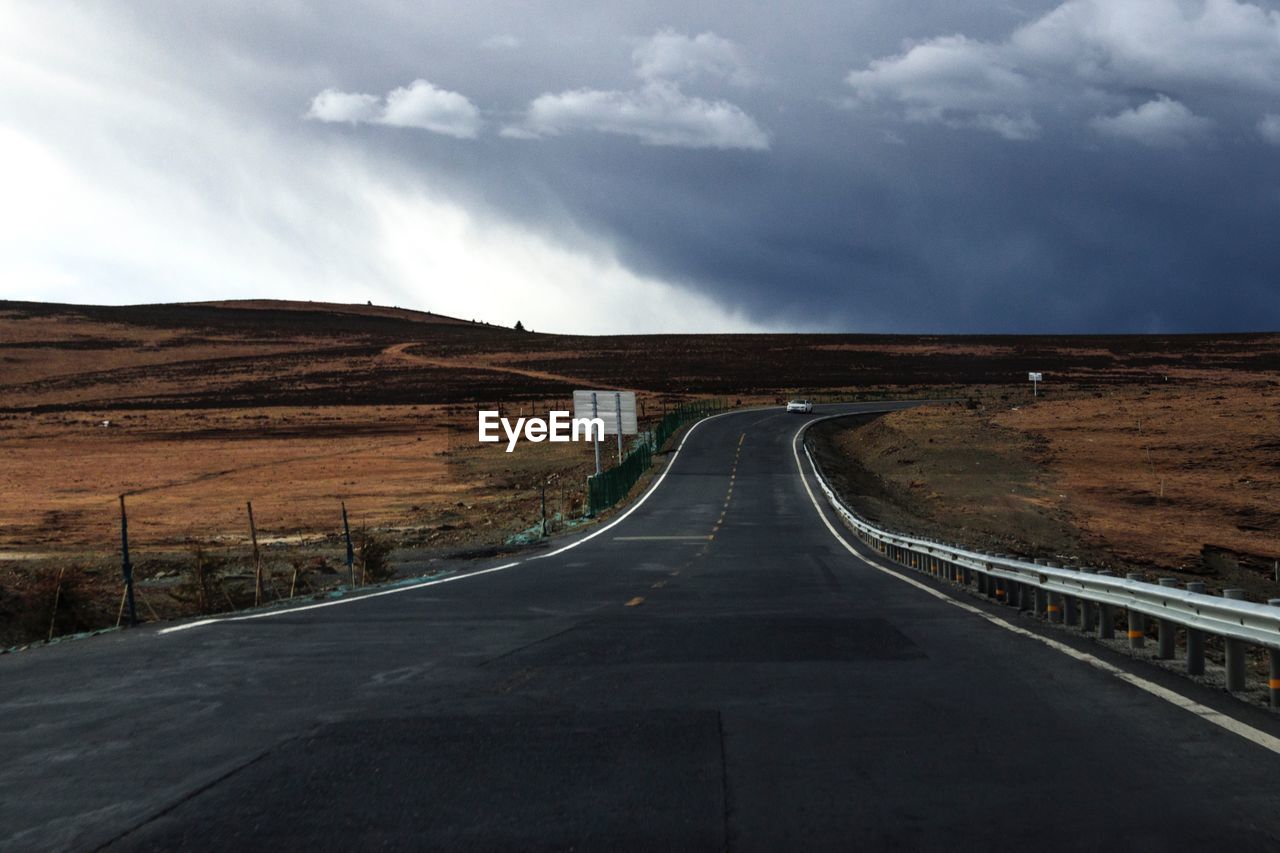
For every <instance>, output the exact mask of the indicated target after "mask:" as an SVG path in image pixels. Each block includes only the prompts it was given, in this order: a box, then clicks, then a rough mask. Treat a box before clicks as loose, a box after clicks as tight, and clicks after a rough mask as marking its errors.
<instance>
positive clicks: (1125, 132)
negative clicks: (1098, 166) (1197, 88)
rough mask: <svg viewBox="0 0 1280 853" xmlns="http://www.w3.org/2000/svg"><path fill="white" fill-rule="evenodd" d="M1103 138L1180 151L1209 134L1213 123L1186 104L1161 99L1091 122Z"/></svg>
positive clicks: (1161, 96)
mask: <svg viewBox="0 0 1280 853" xmlns="http://www.w3.org/2000/svg"><path fill="white" fill-rule="evenodd" d="M1090 124H1091V125H1092V126H1093V129H1094V130H1096V131H1098V133H1100V134H1102V135H1103V136H1110V137H1114V138H1116V139H1127V140H1130V141H1133V142H1140V143H1142V144H1143V145H1149V146H1151V147H1152V148H1181V147H1183V146H1185V145H1187V144H1188V143H1189V142H1193V141H1195V140H1196V139H1199V138H1200V137H1202V136H1204V135H1205V134H1206V133H1208V131H1209V128H1210V127H1212V126H1213V122H1212V121H1211V120H1209V119H1207V118H1204V117H1202V116H1198V115H1196V114H1194V113H1193V112H1191V110H1189V109H1187V107H1186V105H1185V104H1182V103H1180V102H1178V101H1175V100H1173V99H1172V98H1169V97H1167V96H1165V95H1160V96H1159V97H1157V98H1156V99H1154V100H1151V101H1147V102H1146V103H1145V104H1142V105H1140V106H1137V107H1134V108H1132V109H1128V110H1123V111H1122V112H1119V113H1117V114H1116V115H1112V116H1097V117H1095V118H1094V119H1092V120H1091V121H1090Z"/></svg>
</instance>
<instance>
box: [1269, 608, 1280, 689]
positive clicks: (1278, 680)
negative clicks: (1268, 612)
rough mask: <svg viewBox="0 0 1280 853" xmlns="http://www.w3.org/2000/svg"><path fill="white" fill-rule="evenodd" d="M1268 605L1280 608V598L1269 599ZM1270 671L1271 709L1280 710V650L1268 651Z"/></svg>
mask: <svg viewBox="0 0 1280 853" xmlns="http://www.w3.org/2000/svg"><path fill="white" fill-rule="evenodd" d="M1267 604H1270V605H1271V606H1272V607H1280V598H1268V599H1267ZM1267 657H1268V658H1269V663H1270V671H1269V672H1268V673H1267V689H1268V691H1269V692H1270V693H1271V707H1272V708H1280V650H1277V649H1267Z"/></svg>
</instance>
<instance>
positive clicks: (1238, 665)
mask: <svg viewBox="0 0 1280 853" xmlns="http://www.w3.org/2000/svg"><path fill="white" fill-rule="evenodd" d="M1222 597H1223V598H1230V599H1232V600H1243V599H1244V590H1243V589H1224V590H1223V591H1222ZM1222 639H1223V645H1224V646H1226V647H1227V690H1229V691H1231V692H1232V693H1235V692H1237V691H1240V690H1244V643H1242V642H1240V641H1239V640H1233V639H1231V638H1229V637H1223V638H1222Z"/></svg>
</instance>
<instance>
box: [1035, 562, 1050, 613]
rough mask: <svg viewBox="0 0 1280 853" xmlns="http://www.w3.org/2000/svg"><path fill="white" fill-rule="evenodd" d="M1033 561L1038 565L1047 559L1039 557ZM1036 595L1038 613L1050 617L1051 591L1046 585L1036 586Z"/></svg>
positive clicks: (1043, 563)
mask: <svg viewBox="0 0 1280 853" xmlns="http://www.w3.org/2000/svg"><path fill="white" fill-rule="evenodd" d="M1032 562H1034V563H1035V564H1036V565H1037V566H1043V565H1045V561H1044V560H1041V559H1039V558H1037V559H1035V560H1033V561H1032ZM1035 597H1036V615H1037V616H1039V617H1041V618H1043V619H1047V618H1049V591H1048V590H1047V589H1045V588H1044V587H1039V586H1037V587H1036V588H1035Z"/></svg>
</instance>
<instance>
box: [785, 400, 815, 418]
mask: <svg viewBox="0 0 1280 853" xmlns="http://www.w3.org/2000/svg"><path fill="white" fill-rule="evenodd" d="M787 411H788V412H799V413H800V414H802V415H807V414H810V413H812V412H813V403H811V402H809V401H808V400H792V401H791V402H790V403H787Z"/></svg>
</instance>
